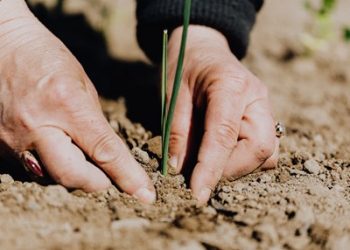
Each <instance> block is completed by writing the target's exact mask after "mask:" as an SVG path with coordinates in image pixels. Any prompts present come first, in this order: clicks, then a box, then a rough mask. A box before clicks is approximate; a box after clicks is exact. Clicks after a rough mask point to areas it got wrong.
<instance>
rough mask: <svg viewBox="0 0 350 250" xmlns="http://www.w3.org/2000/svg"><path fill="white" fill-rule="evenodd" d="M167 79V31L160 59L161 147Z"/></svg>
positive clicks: (164, 32)
mask: <svg viewBox="0 0 350 250" xmlns="http://www.w3.org/2000/svg"><path fill="white" fill-rule="evenodd" d="M167 77H168V31H167V30H164V31H163V57H162V114H161V115H162V117H161V130H162V145H163V144H164V138H165V137H164V132H165V120H166V100H165V98H166V89H167V85H168V84H167V80H168V79H167Z"/></svg>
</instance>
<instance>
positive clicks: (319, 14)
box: [302, 0, 337, 52]
mask: <svg viewBox="0 0 350 250" xmlns="http://www.w3.org/2000/svg"><path fill="white" fill-rule="evenodd" d="M336 3H337V1H336V0H321V5H320V6H319V7H318V8H317V7H314V6H313V5H312V4H311V1H310V0H306V1H305V5H304V6H305V9H306V10H307V11H308V12H309V14H310V15H311V16H312V17H313V23H312V28H311V30H310V32H308V33H306V34H304V35H303V37H302V43H303V45H304V46H305V48H306V49H307V50H308V51H311V52H313V51H317V50H322V49H324V48H325V47H326V46H327V44H328V42H329V41H330V40H331V39H332V38H333V37H334V31H333V30H334V29H333V28H334V27H333V26H334V23H333V20H332V15H333V13H334V10H335V7H336Z"/></svg>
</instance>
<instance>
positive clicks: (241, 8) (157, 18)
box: [137, 0, 263, 62]
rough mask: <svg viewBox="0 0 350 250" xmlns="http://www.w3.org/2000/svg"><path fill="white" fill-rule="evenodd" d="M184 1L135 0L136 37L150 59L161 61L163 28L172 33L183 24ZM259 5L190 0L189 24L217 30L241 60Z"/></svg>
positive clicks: (253, 0) (254, 0)
mask: <svg viewBox="0 0 350 250" xmlns="http://www.w3.org/2000/svg"><path fill="white" fill-rule="evenodd" d="M183 4H184V0H137V19H138V25H137V39H138V42H139V45H140V47H141V48H142V49H143V50H144V52H145V53H146V55H147V56H148V57H149V58H150V59H151V60H152V61H154V62H159V61H160V58H161V51H162V49H161V48H162V32H163V30H164V29H168V31H169V32H170V33H171V31H172V30H174V29H175V28H176V27H178V26H181V25H182V21H183ZM262 4H263V0H192V11H191V23H192V24H200V25H205V26H209V27H212V28H214V29H216V30H218V31H220V32H221V33H222V34H224V35H225V37H226V38H227V40H228V42H229V44H230V47H231V50H232V52H233V53H234V54H235V55H236V56H237V57H238V58H239V59H241V58H243V57H244V55H245V53H246V50H247V47H248V42H249V34H250V31H251V29H252V27H253V24H254V22H255V16H256V13H257V11H259V9H260V8H261V6H262Z"/></svg>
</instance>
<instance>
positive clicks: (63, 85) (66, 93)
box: [47, 76, 83, 108]
mask: <svg viewBox="0 0 350 250" xmlns="http://www.w3.org/2000/svg"><path fill="white" fill-rule="evenodd" d="M77 82H78V83H79V82H80V81H77V80H76V79H74V78H72V77H66V76H60V77H54V78H53V79H51V80H50V81H49V83H48V85H49V90H48V91H47V94H48V95H49V96H48V97H49V100H50V101H52V102H53V103H55V104H57V105H59V106H60V107H63V108H67V107H71V106H72V102H73V101H74V100H75V98H76V97H77V90H78V89H79V88H80V87H81V86H83V83H81V84H77ZM77 86H78V88H77ZM73 106H74V105H73Z"/></svg>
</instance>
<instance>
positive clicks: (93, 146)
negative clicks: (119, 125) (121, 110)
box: [70, 111, 156, 203]
mask: <svg viewBox="0 0 350 250" xmlns="http://www.w3.org/2000/svg"><path fill="white" fill-rule="evenodd" d="M70 136H71V137H72V138H73V140H74V141H75V142H76V143H77V145H78V146H79V147H80V148H81V149H82V150H83V151H85V153H86V154H87V155H89V157H90V158H91V159H92V160H93V161H94V162H95V163H96V164H97V165H98V166H99V167H100V168H101V169H102V170H104V171H105V172H106V173H107V174H108V175H109V176H110V177H111V179H112V180H113V181H114V182H115V183H116V184H117V185H118V186H119V187H120V188H121V189H123V190H124V191H126V192H127V193H129V194H131V195H134V196H136V197H137V198H138V199H140V200H141V201H143V202H146V203H151V202H153V201H154V200H155V198H156V194H155V189H154V187H153V184H152V182H151V180H150V179H149V177H148V175H147V173H146V172H145V170H144V169H143V168H142V167H141V166H140V165H139V164H138V163H137V162H136V160H135V159H134V158H133V156H132V155H131V153H130V152H129V150H128V148H127V146H126V145H125V144H124V142H123V141H122V140H121V138H119V137H118V136H117V135H116V134H115V133H114V131H113V129H112V128H111V127H110V126H109V124H108V122H107V120H106V119H105V118H104V116H103V115H102V113H101V112H96V111H95V112H88V113H87V114H81V115H80V116H79V120H78V121H77V123H76V124H75V126H74V127H73V130H72V131H71V133H70Z"/></svg>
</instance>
